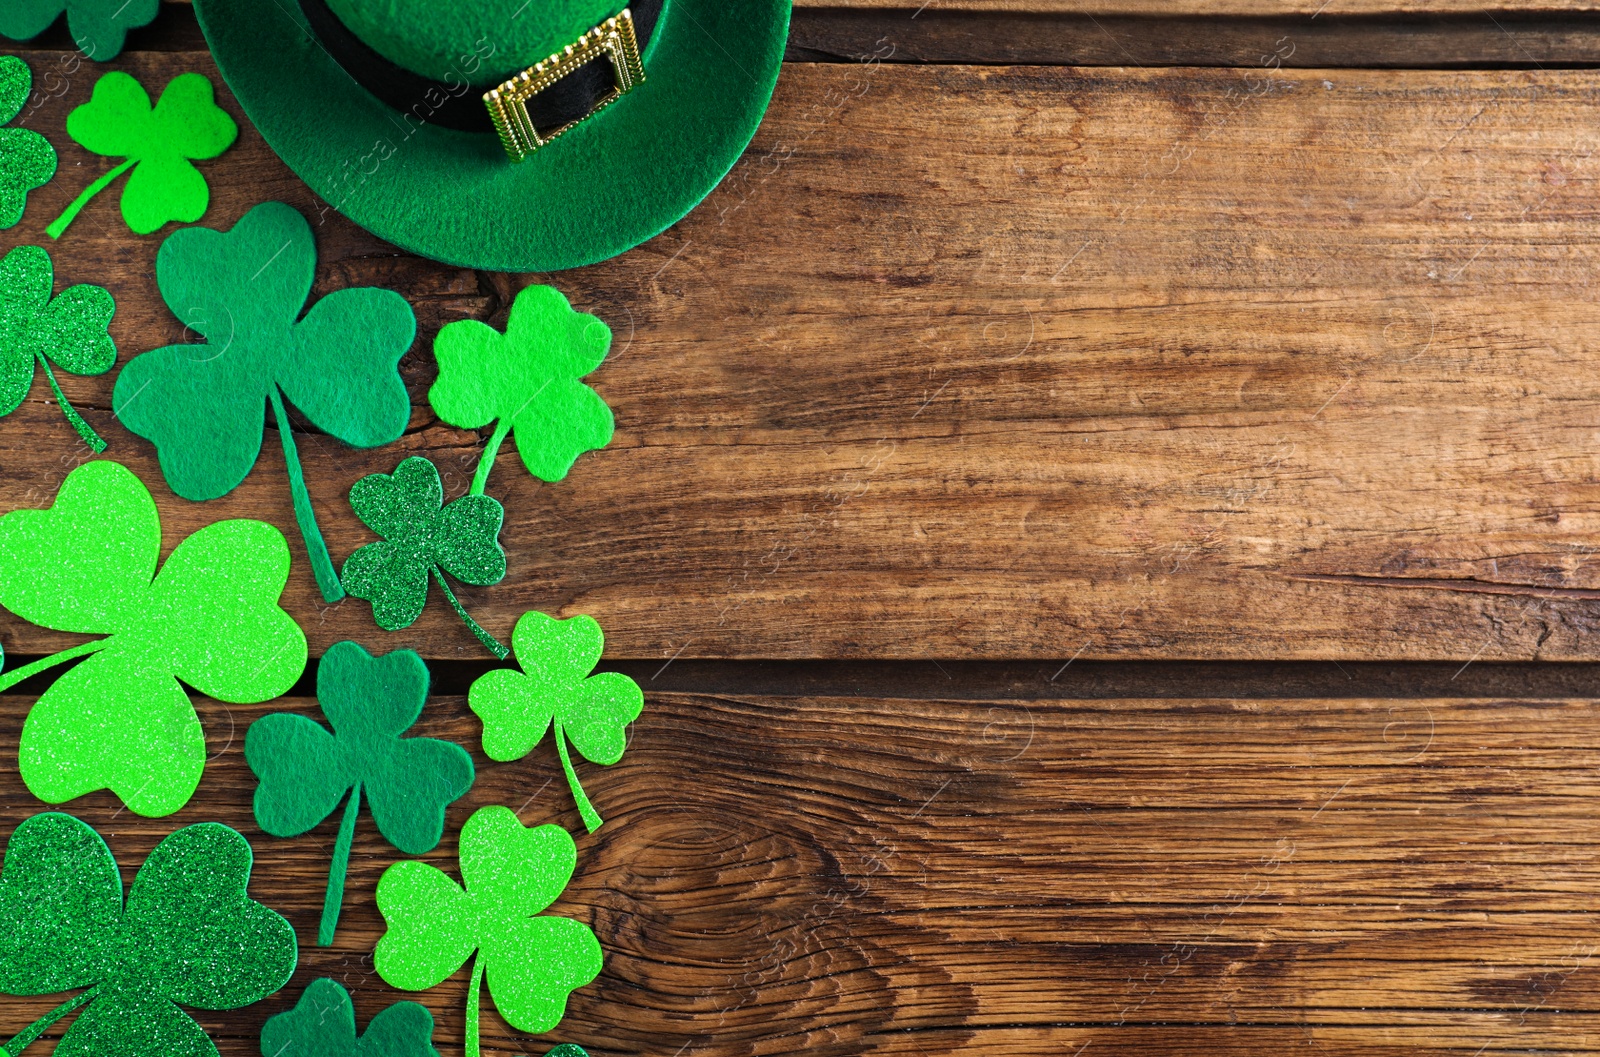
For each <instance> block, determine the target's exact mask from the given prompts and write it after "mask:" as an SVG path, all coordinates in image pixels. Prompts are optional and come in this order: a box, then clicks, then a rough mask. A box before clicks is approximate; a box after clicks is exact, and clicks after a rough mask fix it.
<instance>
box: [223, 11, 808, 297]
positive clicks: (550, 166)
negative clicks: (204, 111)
mask: <svg viewBox="0 0 1600 1057" xmlns="http://www.w3.org/2000/svg"><path fill="white" fill-rule="evenodd" d="M194 7H195V12H196V14H197V15H198V16H199V20H200V26H201V29H202V30H203V31H204V32H205V35H206V40H207V42H208V43H209V44H210V46H211V52H212V55H213V56H214V58H215V59H216V62H217V67H218V69H219V70H221V72H222V76H223V79H224V80H226V81H227V82H228V87H229V88H231V89H232V90H233V94H234V95H235V96H236V97H237V98H238V100H239V104H240V105H241V106H242V107H244V111H245V113H246V114H247V115H248V116H249V118H250V120H251V121H252V122H253V123H254V124H255V126H256V128H257V129H258V130H260V132H261V135H262V137H263V138H264V139H265V140H266V141H267V143H268V145H269V146H271V147H272V149H273V150H274V151H276V152H277V154H278V156H279V157H281V158H282V159H283V160H284V162H285V163H287V164H288V166H289V168H291V169H293V170H294V172H295V173H296V174H297V175H298V176H299V177H300V178H301V179H303V180H304V181H305V182H306V183H307V184H308V185H309V186H310V187H311V189H312V190H314V191H316V192H317V194H319V195H321V196H322V197H323V198H324V199H325V200H327V202H328V203H329V204H330V205H331V206H333V208H335V209H337V210H338V211H339V212H341V213H343V214H345V215H346V216H348V217H349V218H350V219H351V220H353V221H355V222H356V223H357V224H359V225H361V226H362V227H364V228H366V229H367V230H368V231H371V232H372V233H373V234H375V235H378V236H379V237H381V238H384V239H387V240H388V241H390V242H392V243H394V244H395V245H397V246H399V247H401V248H402V249H406V250H409V251H411V252H413V253H417V254H420V255H422V256H425V257H430V258H433V259H435V260H440V261H444V262H446V263H448V264H455V265H460V266H463V267H468V268H482V269H487V270H492V271H517V272H522V271H555V270H559V269H562V268H575V267H578V266H580V265H584V264H593V263H595V262H596V261H602V260H606V259H608V258H610V257H614V256H616V255H617V254H619V253H622V252H624V251H626V250H628V249H631V248H632V247H634V246H637V245H638V244H639V243H641V242H644V241H645V240H646V239H649V238H651V237H652V236H654V235H657V234H659V233H661V232H662V231H664V230H665V229H666V228H668V227H670V226H671V225H672V224H674V223H675V222H677V221H678V220H679V219H681V218H682V217H683V216H684V215H685V214H687V213H688V212H689V211H690V210H691V209H693V208H694V207H695V206H696V205H698V204H699V203H700V201H701V200H702V199H704V198H705V197H706V195H708V194H710V193H711V190H712V189H713V188H714V187H716V185H717V183H718V181H720V180H721V179H722V178H723V177H724V176H726V175H727V173H728V171H729V170H730V169H731V168H733V165H734V163H735V162H736V161H738V159H739V155H740V154H741V153H742V152H743V151H744V148H745V147H746V146H747V145H748V144H749V142H750V138H751V137H752V136H754V135H755V131H756V126H757V125H759V124H760V122H761V115H762V114H763V113H764V112H765V111H766V108H767V103H768V101H769V100H770V99H771V97H772V89H773V86H774V85H775V84H776V83H777V77H778V69H779V67H780V66H781V65H782V62H783V50H784V45H785V43H786V42H787V38H788V32H789V0H669V2H668V3H667V4H666V5H665V7H664V9H663V12H662V15H661V19H660V21H659V22H658V24H657V26H656V30H655V32H654V34H653V35H652V37H651V40H650V42H649V45H648V46H647V47H646V49H645V53H644V68H645V80H644V82H643V83H642V84H640V85H638V86H636V87H635V88H634V89H633V90H632V91H631V92H629V93H628V94H627V95H626V96H624V97H623V98H622V99H619V100H618V101H617V102H616V103H614V104H613V105H611V106H609V107H606V108H605V109H604V110H602V111H601V112H599V113H597V114H595V115H593V116H592V117H590V118H589V119H587V120H585V121H583V122H581V123H580V124H578V125H577V126H576V127H574V128H573V129H571V130H570V131H568V132H567V133H565V134H564V135H562V136H561V137H559V138H558V139H556V140H554V141H552V142H551V143H550V144H549V145H547V146H545V147H543V148H541V149H540V150H538V151H536V152H534V153H533V155H531V156H530V157H528V158H527V159H526V160H524V161H522V162H513V161H511V160H510V159H509V158H508V157H507V156H506V153H505V150H504V149H503V148H502V147H501V145H500V141H499V139H498V137H496V136H495V135H494V133H492V132H485V133H472V132H461V131H457V130H454V129H447V128H440V127H438V126H434V125H429V124H426V123H425V122H423V121H420V120H418V119H417V118H416V117H415V116H410V117H408V116H407V115H404V114H402V113H401V112H400V111H398V110H395V109H394V108H392V107H390V106H388V105H387V104H385V103H382V102H380V101H379V100H378V99H377V98H376V97H374V96H373V95H371V94H370V93H369V92H367V91H366V89H364V88H362V87H361V86H360V85H358V84H357V83H356V82H355V81H353V80H352V79H351V78H350V76H349V75H348V74H347V73H345V72H344V70H343V69H342V68H341V67H340V66H339V65H338V64H337V63H336V62H334V60H333V59H332V58H331V57H330V56H329V55H328V53H327V52H326V51H325V50H324V49H323V47H322V46H321V44H320V43H319V42H318V41H317V40H316V38H315V37H314V36H313V35H312V33H311V31H310V30H309V29H308V28H307V27H306V25H305V23H304V21H303V16H302V15H301V13H300V11H299V5H298V4H297V3H295V2H294V0H282V2H280V0H195V5H194ZM418 104H419V109H418V111H417V113H424V114H425V113H426V109H427V108H426V102H425V101H423V100H419V101H418Z"/></svg>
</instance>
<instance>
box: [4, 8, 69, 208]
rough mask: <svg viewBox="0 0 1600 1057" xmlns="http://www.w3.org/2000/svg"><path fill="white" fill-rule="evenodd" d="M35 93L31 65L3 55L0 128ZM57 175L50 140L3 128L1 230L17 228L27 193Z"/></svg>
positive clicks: (29, 129) (25, 129)
mask: <svg viewBox="0 0 1600 1057" xmlns="http://www.w3.org/2000/svg"><path fill="white" fill-rule="evenodd" d="M5 17H6V16H5V15H0V20H3V19H4V18H5ZM32 91H33V71H32V70H30V69H28V64H27V63H25V62H23V61H22V60H21V59H19V58H17V57H16V56H15V55H0V125H5V124H8V123H10V122H11V121H14V120H16V117H17V115H18V114H20V113H22V105H23V104H24V103H26V102H27V101H28V94H29V93H30V92H32ZM55 174H56V149H55V148H54V147H52V146H50V141H49V140H47V139H45V138H44V137H43V136H41V135H39V133H37V132H35V131H33V129H31V128H0V228H9V227H15V226H16V223H17V221H19V220H21V219H22V210H23V207H24V206H26V205H27V204H28V192H29V191H31V190H33V189H34V188H36V187H43V186H44V185H45V184H47V183H49V182H50V177H52V176H54V175H55Z"/></svg>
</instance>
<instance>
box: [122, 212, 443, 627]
mask: <svg viewBox="0 0 1600 1057" xmlns="http://www.w3.org/2000/svg"><path fill="white" fill-rule="evenodd" d="M316 264H317V252H316V244H315V242H314V240H313V239H312V235H311V225H310V224H308V223H307V222H306V219H305V217H303V216H302V215H300V213H298V212H296V211H295V210H294V209H293V208H292V207H290V206H287V205H284V204H283V203H281V202H267V203H264V204H262V205H258V206H256V207H255V208H254V209H252V210H250V212H248V213H246V214H245V215H244V217H242V218H241V219H240V220H239V222H238V223H237V224H236V225H234V227H233V228H232V230H230V231H226V232H220V231H213V230H211V229H210V228H204V227H189V228H182V229H180V230H178V231H175V232H173V233H172V234H171V235H170V236H168V238H167V240H166V241H165V242H164V243H163V244H162V246H161V250H160V252H159V253H157V255H156V283H157V285H158V286H160V288H161V295H162V297H163V298H164V299H165V300H166V302H167V305H168V307H169V308H170V309H171V310H172V313H173V315H175V316H177V318H178V319H179V320H180V321H181V322H182V323H183V324H184V325H185V326H186V327H188V328H189V329H191V330H193V331H195V332H196V333H197V334H199V335H200V336H202V337H203V338H205V339H206V342H205V344H198V345H196V344H185V345H168V346H167V347H165V348H160V349H156V350H154V351H152V352H146V353H143V354H141V355H139V356H136V357H134V358H133V359H132V360H131V361H129V363H128V364H127V366H125V367H124V368H123V369H122V371H121V373H120V374H119V375H118V376H117V384H116V389H115V392H114V394H113V397H112V409H113V411H114V412H115V414H116V417H117V418H118V419H119V420H120V421H121V422H122V423H123V425H125V426H127V427H128V428H129V429H130V430H132V431H133V432H134V433H136V434H138V435H139V436H141V437H145V438H146V439H148V440H150V441H151V442H153V443H154V444H155V446H156V453H157V455H158V456H159V458H160V461H161V472H162V474H163V476H165V477H166V480H167V484H168V485H169V486H170V487H171V488H172V490H173V491H174V492H176V493H178V494H179V495H180V496H182V497H183V498H185V499H192V500H207V499H215V498H217V497H219V496H222V495H226V494H227V493H228V492H230V491H232V490H233V489H234V488H235V487H237V486H238V485H239V483H240V482H242V481H243V480H244V479H245V477H246V476H247V475H248V474H249V473H250V470H251V469H252V468H253V467H254V466H255V463H256V460H257V458H258V457H259V455H260V453H261V443H262V438H263V431H264V429H265V409H266V408H267V407H271V409H272V414H273V424H274V425H275V426H276V427H277V431H278V440H279V442H280V443H281V444H282V446H283V457H284V464H285V466H286V468H287V471H288V475H289V491H290V496H291V498H292V499H293V503H294V511H295V518H296V520H297V521H298V522H299V525H300V536H301V539H302V540H303V541H304V543H305V547H306V552H307V555H308V556H309V558H310V560H311V569H312V574H313V575H314V576H315V577H316V581H317V586H318V588H319V589H320V590H321V592H322V597H323V599H324V600H325V601H327V602H329V603H333V602H337V601H339V600H340V599H341V598H343V597H344V594H345V592H344V588H343V586H342V585H341V584H340V582H339V576H338V574H337V573H336V572H335V571H334V567H333V559H332V558H331V557H330V556H329V554H328V547H327V544H326V543H325V542H324V541H323V538H322V531H321V529H320V528H319V527H318V525H317V517H316V513H315V511H314V509H313V508H312V505H311V496H310V493H309V492H307V490H306V484H305V474H304V472H303V471H302V469H301V465H300V455H299V449H298V447H297V445H296V443H295V440H294V430H293V427H292V425H291V423H290V420H289V413H288V410H287V408H286V407H285V399H286V398H287V400H288V401H289V402H290V403H292V404H293V405H294V406H295V407H296V408H298V409H299V411H300V413H301V414H302V415H303V416H304V417H305V418H306V419H307V420H308V421H309V422H310V423H311V424H312V425H313V426H316V427H317V428H319V429H321V430H322V431H324V432H325V433H328V434H330V435H332V436H333V437H335V438H337V439H338V440H340V441H343V442H344V443H346V444H349V445H351V446H353V447H358V448H373V447H377V446H379V445H382V444H387V443H389V442H390V441H393V440H396V439H398V438H399V436H400V434H401V433H402V432H404V430H405V428H406V423H407V422H409V421H410V417H411V401H410V397H409V396H408V395H407V393H406V387H405V384H404V383H403V382H402V381H401V379H400V373H399V369H398V364H399V362H400V357H401V356H403V355H404V354H405V352H406V350H407V349H408V348H410V346H411V341H412V338H413V337H414V336H415V333H416V317H415V316H414V315H413V314H412V311H411V306H410V305H409V304H408V303H407V302H406V299H405V298H403V297H401V296H400V295H399V294H397V293H395V292H394V291H392V290H384V289H379V288H375V287H361V288H351V289H343V290H335V291H334V292H333V293H330V294H328V295H327V296H326V297H324V298H322V299H321V300H319V301H317V302H315V303H314V304H312V305H311V307H310V309H309V310H306V311H305V313H304V315H303V316H302V315H301V312H302V309H304V308H305V304H306V300H307V298H308V297H309V296H310V294H311V283H312V278H313V276H314V273H315V271H316Z"/></svg>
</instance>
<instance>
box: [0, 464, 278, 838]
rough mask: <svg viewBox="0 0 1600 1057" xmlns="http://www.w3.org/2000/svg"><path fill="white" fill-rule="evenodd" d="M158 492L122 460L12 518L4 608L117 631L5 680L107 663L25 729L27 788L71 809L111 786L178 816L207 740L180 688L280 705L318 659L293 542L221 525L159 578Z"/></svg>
mask: <svg viewBox="0 0 1600 1057" xmlns="http://www.w3.org/2000/svg"><path fill="white" fill-rule="evenodd" d="M160 556H161V522H160V519H159V517H158V515H157V513H156V505H155V502H154V501H153V500H152V499H151V498H150V493H149V492H148V491H147V490H146V489H145V487H144V485H143V484H141V483H140V482H139V479H138V478H137V477H135V476H134V475H133V474H132V473H130V472H129V471H128V470H126V469H124V468H123V467H122V466H121V465H119V464H118V463H114V462H108V461H103V460H102V461H98V462H90V463H85V464H84V465H82V466H80V467H78V468H77V469H75V470H73V471H72V472H71V473H70V474H68V475H67V479H66V480H65V481H64V482H62V485H61V490H60V492H59V493H57V495H56V501H55V503H54V504H53V505H52V506H51V507H50V508H49V509H47V510H14V511H12V512H11V513H9V514H7V515H5V516H4V517H0V606H4V607H5V608H6V609H9V610H10V611H11V612H13V613H15V614H16V615H17V616H19V617H21V618H22V619H24V620H26V621H29V622H31V623H34V624H37V625H39V626H41V627H46V628H50V629H52V630H55V631H69V632H75V633H79V634H87V635H105V636H107V637H106V638H102V639H95V640H93V641H90V642H86V643H84V644H82V645H81V646H74V647H72V648H71V649H68V650H64V651H63V652H61V653H58V654H55V655H54V656H51V657H46V658H44V659H43V660H40V661H35V662H34V663H33V664H29V665H27V666H25V667H22V668H18V669H16V670H14V671H11V672H8V673H7V674H6V675H4V676H0V690H3V689H5V688H6V687H9V686H13V685H15V684H16V683H19V682H21V681H22V680H23V679H26V678H28V677H29V676H31V675H33V674H35V673H37V672H40V671H43V670H45V669H46V668H49V667H51V666H52V665H56V664H60V663H62V662H63V661H67V660H71V659H72V658H74V657H82V656H85V655H87V654H93V656H91V657H89V659H88V660H86V661H84V662H83V663H82V664H79V665H77V666H76V667H74V668H73V669H71V670H70V671H68V672H67V673H66V674H65V675H63V676H61V678H59V679H57V680H56V681H55V682H54V683H53V684H52V685H51V686H50V688H49V689H48V690H46V691H45V693H44V696H42V697H40V698H39V701H38V703H37V704H35V705H34V706H33V711H32V712H31V713H29V715H28V718H27V721H26V722H25V723H24V724H23V727H22V744H21V748H20V751H19V760H18V763H19V765H20V768H21V771H22V780H23V782H24V783H25V784H26V785H27V787H28V788H29V789H30V790H31V791H32V792H33V795H34V796H36V797H38V798H39V799H40V800H43V801H44V802H46V803H48V804H59V803H62V802H64V801H67V800H71V799H73V798H74V797H78V796H82V795H83V794H85V793H89V792H93V791H94V790H96V789H107V788H109V789H110V790H111V791H112V792H114V793H115V794H116V795H117V796H118V797H120V798H121V799H122V802H123V803H124V804H126V805H127V806H128V809H129V810H131V811H133V812H135V813H136V814H140V815H148V816H159V815H170V814H171V813H172V812H174V811H176V810H178V809H179V808H181V807H182V806H183V805H184V804H185V803H187V802H188V800H189V797H190V796H191V795H192V794H193V793H194V790H195V786H197V785H198V784H199V782H200V774H201V772H202V771H203V770H204V769H205V763H206V748H205V737H204V735H203V734H202V732H201V729H200V720H199V718H198V717H197V716H196V715H195V712H194V706H193V705H191V704H190V703H189V695H188V694H186V693H185V692H184V689H183V687H182V686H180V685H179V683H178V680H180V679H181V680H183V682H185V683H188V684H189V685H190V686H192V687H194V688H195V689H197V690H199V691H200V692H201V693H203V694H207V695H209V696H211V697H214V698H216V699H218V700H220V701H226V702H229V703H233V704H248V703H253V702H257V701H266V700H269V699H271V698H274V697H277V696H279V695H280V694H282V693H284V692H285V691H287V690H288V689H289V687H291V686H293V685H294V682H295V680H296V679H298V678H299V677H300V673H301V672H302V671H304V670H305V665H306V639H305V635H303V634H302V633H301V631H300V629H299V628H298V627H297V626H296V625H295V622H294V621H293V620H291V619H290V618H289V614H287V613H285V612H284V611H283V610H282V609H280V608H279V607H278V596H279V595H280V594H281V593H282V592H283V586H284V582H285V581H286V580H287V579H288V576H289V548H288V546H287V545H286V544H285V543H284V541H283V534H282V533H280V532H279V531H278V530H277V529H275V528H273V527H272V526H271V525H267V524H263V523H262V522H260V521H219V522H217V523H215V524H212V525H207V526H206V527H205V528H202V529H201V530H200V531H198V532H196V533H195V534H194V535H192V536H190V537H189V538H188V539H185V540H183V541H182V542H181V543H179V544H178V546H177V547H176V549H174V550H173V552H172V554H171V556H169V557H168V558H167V561H166V564H165V565H163V566H162V567H161V571H160V572H159V573H158V572H157V571H156V564H157V561H158V560H159V558H160Z"/></svg>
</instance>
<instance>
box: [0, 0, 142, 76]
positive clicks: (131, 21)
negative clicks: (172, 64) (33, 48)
mask: <svg viewBox="0 0 1600 1057" xmlns="http://www.w3.org/2000/svg"><path fill="white" fill-rule="evenodd" d="M159 10H161V0H5V2H4V3H0V37H10V38H11V39H12V40H32V39H33V38H34V37H37V36H38V35H39V34H41V33H43V32H44V31H45V30H47V29H49V28H50V24H51V23H52V22H54V21H55V20H56V19H57V18H59V17H60V16H61V12H63V11H65V12H66V13H67V29H68V30H70V31H71V32H72V40H73V43H75V44H77V45H78V49H79V50H80V51H82V52H83V53H84V54H85V55H87V56H89V58H91V59H93V60H94V61H95V62H107V61H109V60H111V59H114V58H116V57H117V55H118V54H119V53H120V52H121V51H122V44H123V38H124V37H126V36H127V34H128V30H130V29H138V28H139V27H140V26H148V25H149V24H150V23H151V22H152V21H154V20H155V17H156V12H157V11H159Z"/></svg>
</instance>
